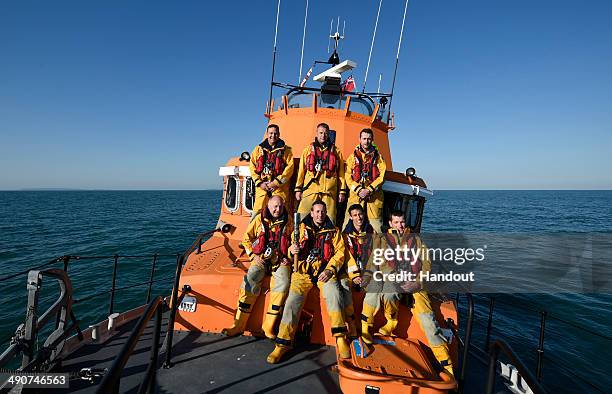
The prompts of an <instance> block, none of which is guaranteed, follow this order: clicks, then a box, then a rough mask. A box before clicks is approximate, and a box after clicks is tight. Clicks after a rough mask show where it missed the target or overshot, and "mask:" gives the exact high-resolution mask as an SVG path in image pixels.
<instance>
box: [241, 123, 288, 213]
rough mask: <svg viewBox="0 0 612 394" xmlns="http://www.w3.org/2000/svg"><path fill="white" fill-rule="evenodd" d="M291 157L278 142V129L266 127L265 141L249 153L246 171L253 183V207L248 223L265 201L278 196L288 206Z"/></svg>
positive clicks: (279, 141)
mask: <svg viewBox="0 0 612 394" xmlns="http://www.w3.org/2000/svg"><path fill="white" fill-rule="evenodd" d="M294 167H295V166H294V165H293V153H292V151H291V147H289V146H287V145H285V141H283V140H282V139H281V138H280V128H279V127H278V126H277V125H275V124H270V125H268V128H267V130H266V138H265V139H264V140H263V141H262V143H261V144H259V145H257V146H256V147H255V149H253V152H252V153H251V161H250V163H249V169H250V170H251V178H253V182H255V203H254V204H253V211H252V212H251V219H252V218H254V217H255V215H257V214H258V213H259V212H260V211H261V210H262V208H263V207H264V206H265V204H266V201H267V199H268V198H270V197H272V196H281V197H282V198H283V201H284V202H285V203H288V202H289V181H290V180H291V175H293V169H294Z"/></svg>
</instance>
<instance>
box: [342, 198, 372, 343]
mask: <svg viewBox="0 0 612 394" xmlns="http://www.w3.org/2000/svg"><path fill="white" fill-rule="evenodd" d="M348 213H349V215H350V216H349V220H348V223H347V224H346V226H345V227H344V231H343V233H342V236H343V238H344V245H345V246H346V254H345V256H346V257H345V261H346V264H345V267H346V269H344V268H343V269H342V274H341V275H340V286H341V291H342V299H343V302H344V318H345V320H346V322H347V324H348V327H349V328H348V330H349V334H348V335H349V337H350V338H353V337H356V336H357V329H356V327H355V312H354V309H353V295H352V291H351V288H355V289H357V290H359V291H361V289H362V284H363V283H364V282H363V278H362V273H363V271H364V270H365V268H366V265H367V263H368V259H369V257H370V253H371V251H372V237H373V236H374V229H373V228H372V226H371V225H370V223H368V220H367V218H366V217H365V213H364V211H363V207H362V206H361V205H359V204H353V205H351V206H350V207H349V208H348Z"/></svg>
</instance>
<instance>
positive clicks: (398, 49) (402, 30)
mask: <svg viewBox="0 0 612 394" xmlns="http://www.w3.org/2000/svg"><path fill="white" fill-rule="evenodd" d="M381 1H382V0H381ZM408 1H409V0H406V5H405V6H404V17H403V18H402V29H401V30H400V36H399V42H398V43H397V56H396V57H395V70H393V82H392V83H391V97H390V98H389V112H388V113H387V123H389V119H391V104H392V103H393V89H394V88H395V76H396V75H397V65H398V63H399V54H400V48H401V47H402V36H403V35H404V22H406V11H408Z"/></svg>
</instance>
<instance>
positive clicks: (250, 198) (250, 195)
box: [242, 176, 255, 213]
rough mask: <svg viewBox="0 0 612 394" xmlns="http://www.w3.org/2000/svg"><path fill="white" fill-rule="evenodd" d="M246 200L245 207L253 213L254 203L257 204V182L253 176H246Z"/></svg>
mask: <svg viewBox="0 0 612 394" xmlns="http://www.w3.org/2000/svg"><path fill="white" fill-rule="evenodd" d="M243 195H244V201H243V202H242V204H243V205H244V208H245V209H246V210H247V211H248V212H249V213H251V212H252V211H253V205H254V204H255V182H254V181H253V178H251V177H250V176H249V177H246V179H245V180H244V193H243Z"/></svg>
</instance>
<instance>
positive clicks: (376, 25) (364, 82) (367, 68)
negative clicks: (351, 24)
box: [362, 0, 382, 93]
mask: <svg viewBox="0 0 612 394" xmlns="http://www.w3.org/2000/svg"><path fill="white" fill-rule="evenodd" d="M381 6H382V0H380V2H379V3H378V13H377V14H376V23H375V24H374V34H372V43H371V44H370V54H369V55H368V65H367V66H366V72H365V78H364V79H363V89H362V92H364V93H365V88H366V83H367V82H368V71H370V59H371V58H372V49H374V39H375V38H376V29H377V28H378V17H379V16H380V7H381Z"/></svg>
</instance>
